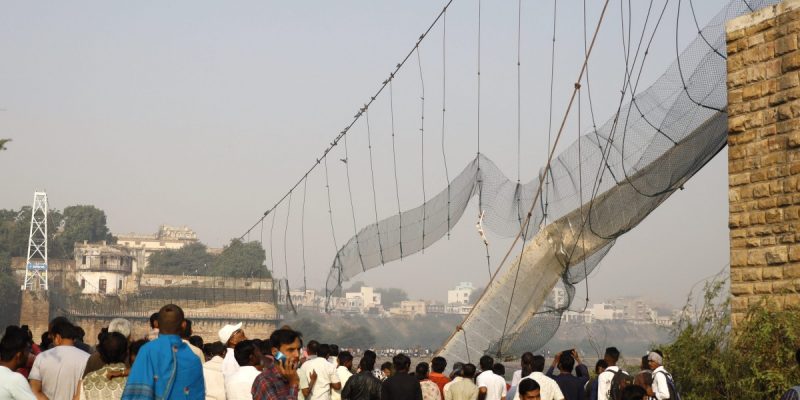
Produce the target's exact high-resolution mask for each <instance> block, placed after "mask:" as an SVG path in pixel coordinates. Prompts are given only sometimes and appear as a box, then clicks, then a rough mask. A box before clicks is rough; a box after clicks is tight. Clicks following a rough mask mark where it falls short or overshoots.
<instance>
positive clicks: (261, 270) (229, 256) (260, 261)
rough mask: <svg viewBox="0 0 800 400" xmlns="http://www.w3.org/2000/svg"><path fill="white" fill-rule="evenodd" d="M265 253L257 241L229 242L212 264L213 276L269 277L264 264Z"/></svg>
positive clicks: (237, 240) (236, 240)
mask: <svg viewBox="0 0 800 400" xmlns="http://www.w3.org/2000/svg"><path fill="white" fill-rule="evenodd" d="M266 259H267V253H266V252H265V251H264V248H263V247H261V243H260V242H258V241H252V242H246V243H245V242H243V241H241V240H239V239H233V240H231V244H229V245H228V246H226V247H225V249H224V250H223V251H222V253H221V254H220V255H218V256H217V257H215V258H214V260H213V262H212V271H213V273H214V275H219V276H232V277H237V278H244V277H269V271H268V270H267V267H266V266H265V264H264V262H265V261H266Z"/></svg>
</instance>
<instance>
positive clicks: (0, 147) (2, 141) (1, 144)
mask: <svg viewBox="0 0 800 400" xmlns="http://www.w3.org/2000/svg"><path fill="white" fill-rule="evenodd" d="M10 141H11V139H0V150H6V143H8V142H10Z"/></svg>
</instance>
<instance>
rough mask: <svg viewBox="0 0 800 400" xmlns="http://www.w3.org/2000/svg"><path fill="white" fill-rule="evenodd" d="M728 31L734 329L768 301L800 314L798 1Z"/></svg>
mask: <svg viewBox="0 0 800 400" xmlns="http://www.w3.org/2000/svg"><path fill="white" fill-rule="evenodd" d="M726 30H727V50H728V59H727V65H728V128H729V137H728V146H729V149H728V170H729V171H728V172H729V205H730V220H729V226H730V239H731V294H732V296H733V298H732V305H731V307H732V312H733V323H734V326H735V325H736V324H737V323H738V322H739V321H741V319H742V318H743V317H744V313H745V312H746V310H747V308H748V306H751V305H754V304H759V302H761V301H762V300H766V301H768V302H769V303H771V304H773V305H774V306H777V307H779V308H800V294H798V292H800V230H799V229H798V228H800V50H798V35H799V34H800V0H787V1H784V2H782V3H780V4H778V5H776V6H771V7H767V8H765V9H762V10H760V11H758V12H756V13H753V14H749V15H745V16H742V17H739V18H736V19H733V20H731V21H729V22H728V24H727V27H726Z"/></svg>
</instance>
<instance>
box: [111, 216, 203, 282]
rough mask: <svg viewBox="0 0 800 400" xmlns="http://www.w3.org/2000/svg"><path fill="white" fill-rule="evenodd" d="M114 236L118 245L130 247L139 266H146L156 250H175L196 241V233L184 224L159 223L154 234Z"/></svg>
mask: <svg viewBox="0 0 800 400" xmlns="http://www.w3.org/2000/svg"><path fill="white" fill-rule="evenodd" d="M115 236H116V237H117V244H118V245H120V246H124V247H126V248H128V249H130V251H131V254H132V255H133V256H134V257H136V261H137V263H138V265H139V267H140V268H146V265H147V260H148V259H149V258H150V255H151V254H153V253H154V252H156V251H161V250H177V249H180V248H181V247H183V246H186V245H187V244H191V243H197V242H198V239H197V233H195V232H194V231H193V230H191V229H189V228H188V227H185V226H183V227H174V226H170V225H161V226H159V227H158V232H156V233H154V234H143V233H124V234H117V235H115ZM136 272H137V271H136V270H134V273H136Z"/></svg>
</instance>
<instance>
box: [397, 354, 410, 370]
mask: <svg viewBox="0 0 800 400" xmlns="http://www.w3.org/2000/svg"><path fill="white" fill-rule="evenodd" d="M392 364H394V370H395V371H408V369H409V368H410V367H411V359H410V358H408V356H407V355H405V354H403V353H400V354H398V355H396V356H394V357H392Z"/></svg>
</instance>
